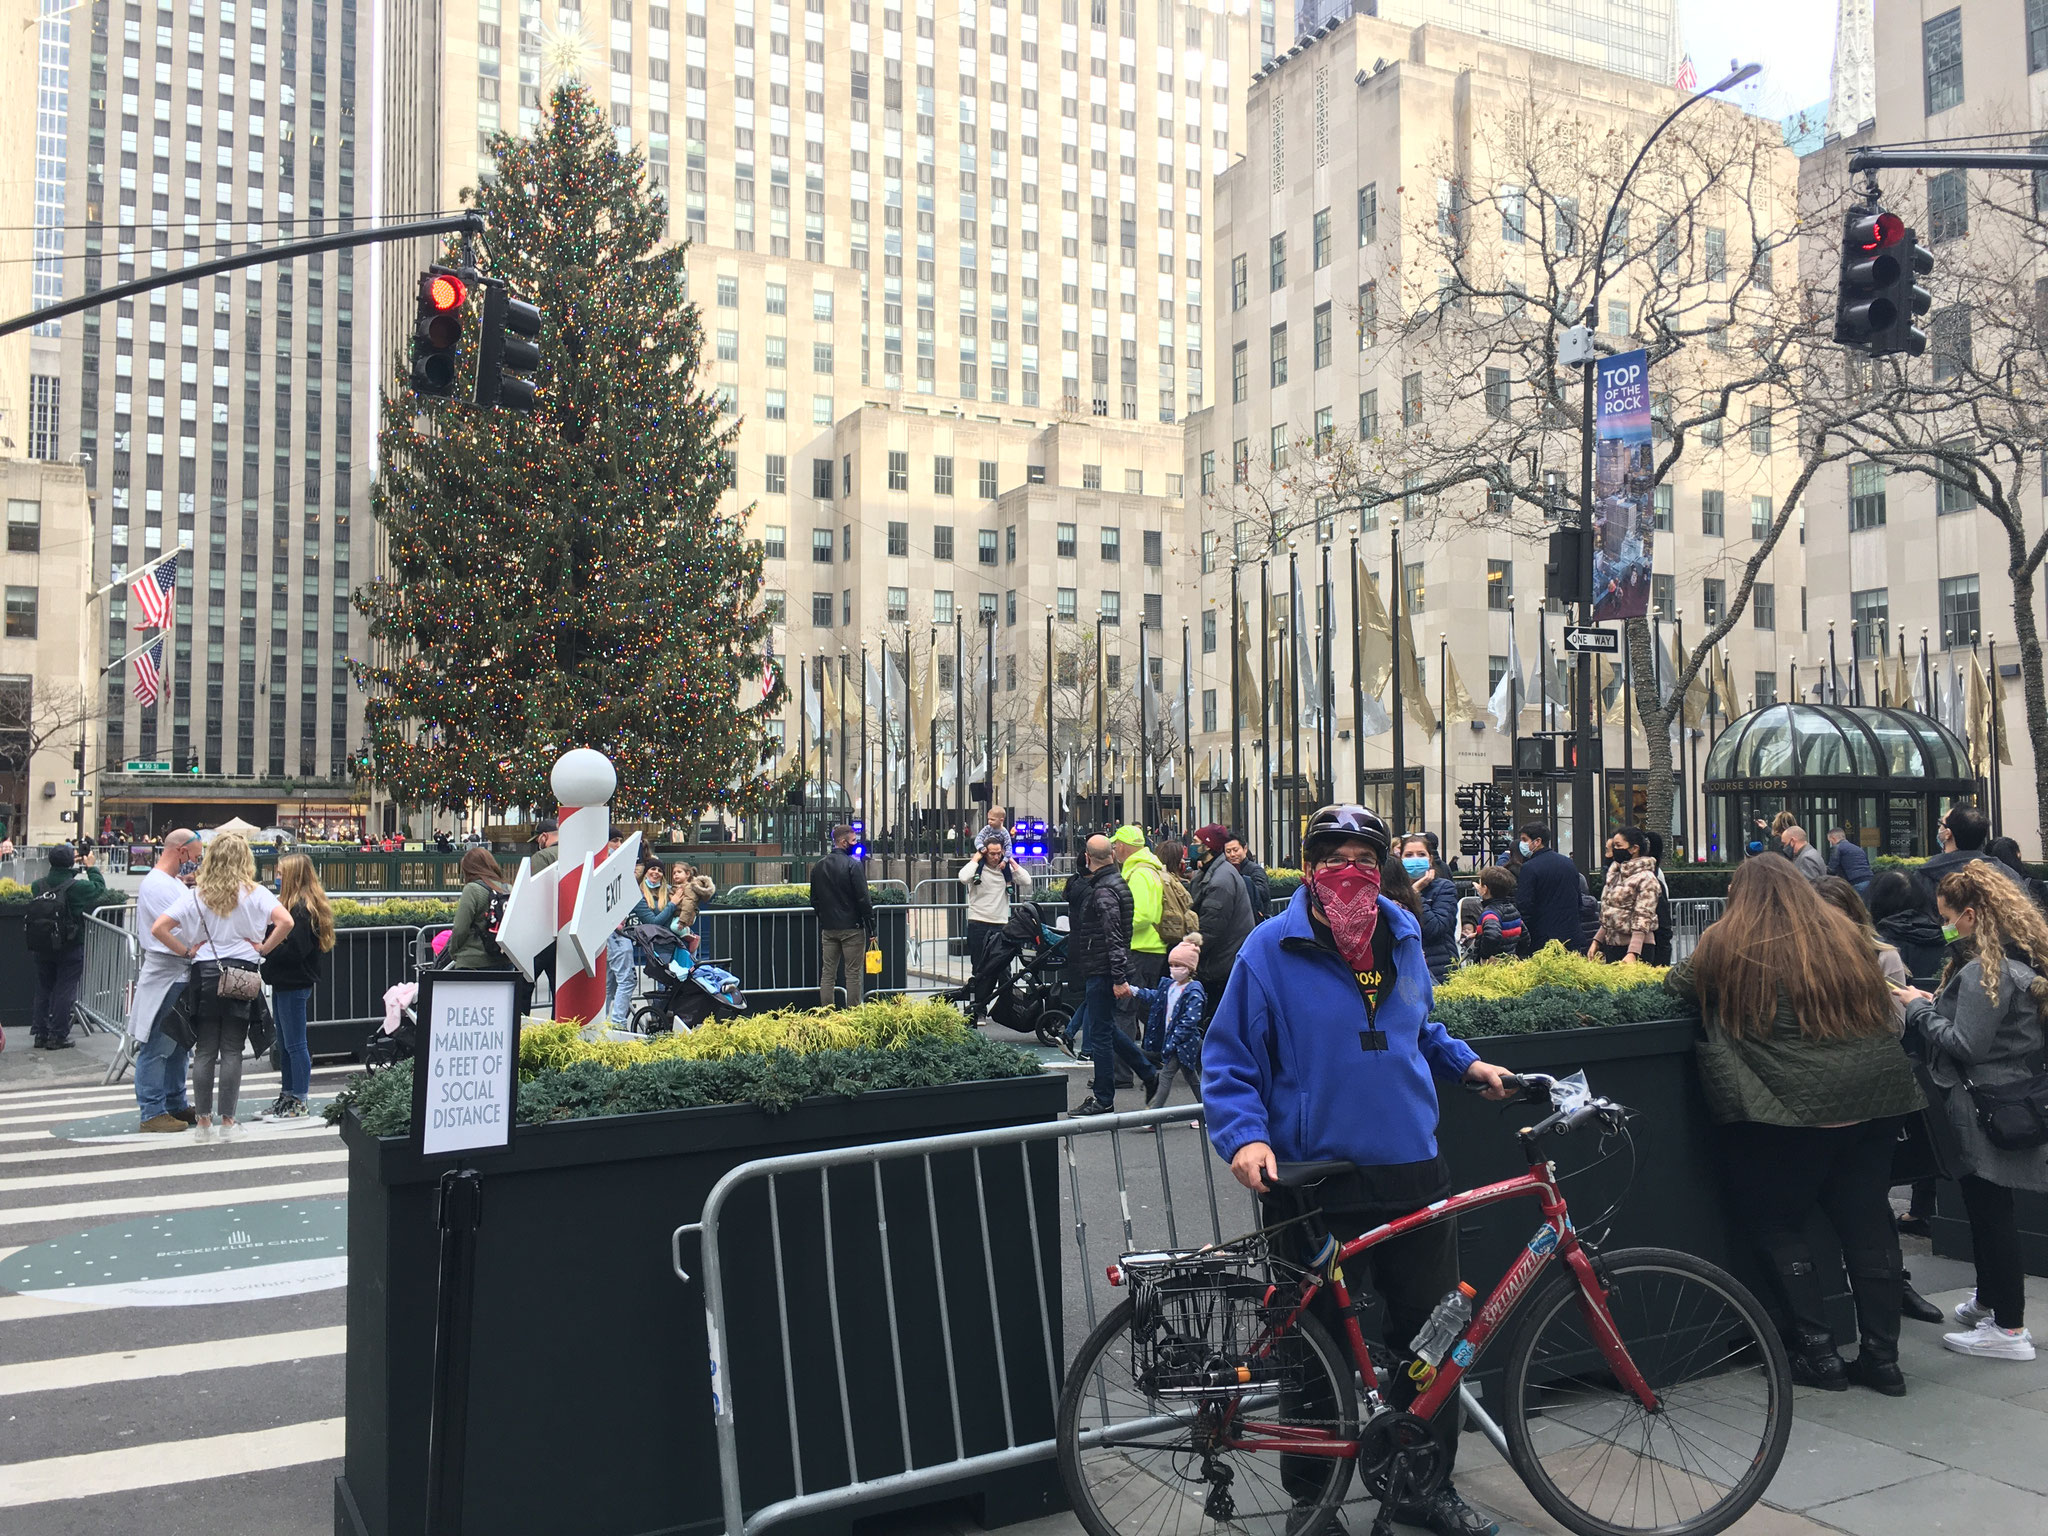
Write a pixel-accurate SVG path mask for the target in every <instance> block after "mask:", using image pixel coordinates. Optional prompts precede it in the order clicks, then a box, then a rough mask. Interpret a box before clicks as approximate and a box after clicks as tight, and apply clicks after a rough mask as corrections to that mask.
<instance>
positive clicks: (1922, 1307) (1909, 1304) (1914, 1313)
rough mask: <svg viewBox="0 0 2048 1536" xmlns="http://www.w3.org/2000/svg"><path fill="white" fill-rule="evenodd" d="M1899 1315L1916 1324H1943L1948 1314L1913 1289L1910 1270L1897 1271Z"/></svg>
mask: <svg viewBox="0 0 2048 1536" xmlns="http://www.w3.org/2000/svg"><path fill="white" fill-rule="evenodd" d="M1899 1313H1900V1315H1901V1316H1904V1317H1910V1318H1911V1319H1913V1321H1914V1322H1916V1323H1945V1322H1947V1321H1948V1314H1947V1313H1946V1312H1944V1311H1942V1310H1941V1308H1939V1307H1937V1306H1936V1305H1935V1304H1934V1303H1933V1302H1931V1301H1929V1300H1928V1299H1927V1298H1926V1297H1925V1296H1922V1295H1921V1294H1920V1293H1919V1292H1918V1291H1916V1290H1914V1289H1913V1273H1912V1271H1911V1270H1903V1269H1902V1270H1900V1271H1899Z"/></svg>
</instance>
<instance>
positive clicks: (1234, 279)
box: [1230, 256, 1250, 312]
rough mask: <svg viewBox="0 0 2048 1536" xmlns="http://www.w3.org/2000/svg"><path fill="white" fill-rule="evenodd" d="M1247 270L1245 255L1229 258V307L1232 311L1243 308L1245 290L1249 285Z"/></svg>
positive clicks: (1247, 264)
mask: <svg viewBox="0 0 2048 1536" xmlns="http://www.w3.org/2000/svg"><path fill="white" fill-rule="evenodd" d="M1248 270H1249V263H1248V261H1247V259H1246V258H1245V257H1243V256H1233V257H1231V258H1230V307H1231V309H1232V311H1233V312H1234V311H1236V310H1240V309H1243V308H1244V305H1245V295H1246V290H1247V289H1248V288H1249V287H1250V280H1249V278H1248V276H1247V273H1248Z"/></svg>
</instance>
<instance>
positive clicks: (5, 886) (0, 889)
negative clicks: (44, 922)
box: [0, 880, 129, 909]
mask: <svg viewBox="0 0 2048 1536" xmlns="http://www.w3.org/2000/svg"><path fill="white" fill-rule="evenodd" d="M33 894H34V892H33V891H32V890H31V888H30V887H28V886H26V885H23V884H22V883H21V882H20V881H19V880H0V909H4V908H8V907H25V906H27V905H28V904H29V898H30V897H31V896H32V895H33ZM128 899H129V898H128V897H126V896H124V895H122V894H121V892H119V891H108V892H107V894H106V895H105V896H104V897H103V898H102V899H101V901H100V906H102V907H121V906H126V905H127V904H128Z"/></svg>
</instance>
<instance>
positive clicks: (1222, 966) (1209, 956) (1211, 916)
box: [1189, 854, 1259, 991]
mask: <svg viewBox="0 0 2048 1536" xmlns="http://www.w3.org/2000/svg"><path fill="white" fill-rule="evenodd" d="M1189 894H1190V895H1191V897H1192V898H1193V900H1194V903H1195V926H1196V927H1197V928H1199V929H1201V931H1202V963H1201V964H1200V965H1198V966H1197V967H1196V968H1195V974H1196V975H1197V976H1198V977H1200V978H1201V979H1202V981H1203V982H1204V983H1206V984H1209V985H1210V986H1211V987H1212V988H1213V989H1215V990H1218V991H1220V990H1221V988H1222V986H1223V983H1224V980H1225V979H1226V978H1227V977H1228V976H1229V975H1230V967H1231V966H1232V965H1233V964H1234V963H1236V960H1237V952H1238V950H1239V949H1240V948H1242V947H1243V945H1244V941H1245V940H1246V939H1248V938H1250V937H1251V931H1252V929H1253V928H1254V927H1256V926H1257V925H1258V921H1259V920H1258V917H1257V915H1256V914H1255V913H1254V912H1253V911H1252V900H1251V894H1250V892H1249V891H1248V890H1247V889H1246V887H1245V880H1244V876H1243V875H1241V874H1240V873H1238V870H1237V867H1236V866H1235V865H1233V864H1232V863H1231V862H1230V860H1228V859H1226V858H1224V857H1223V856H1222V855H1220V854H1212V855H1211V856H1210V857H1209V860H1208V861H1207V862H1206V863H1205V864H1203V865H1202V867H1201V869H1200V870H1199V871H1198V872H1197V873H1196V875H1195V884H1194V889H1193V890H1192V891H1191V892H1190V893H1189Z"/></svg>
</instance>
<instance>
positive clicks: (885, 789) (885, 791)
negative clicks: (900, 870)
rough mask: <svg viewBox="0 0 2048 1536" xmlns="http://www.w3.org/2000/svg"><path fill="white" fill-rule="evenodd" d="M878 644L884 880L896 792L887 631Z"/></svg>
mask: <svg viewBox="0 0 2048 1536" xmlns="http://www.w3.org/2000/svg"><path fill="white" fill-rule="evenodd" d="M880 644H881V647H882V800H881V812H882V814H881V816H880V817H879V818H877V819H878V820H879V821H880V822H881V833H882V878H883V879H884V880H886V879H888V878H889V842H888V835H889V824H890V822H891V820H892V819H893V818H892V817H891V816H890V815H889V797H890V796H891V795H893V794H894V793H895V792H896V781H895V780H894V779H893V778H891V777H890V776H889V632H888V631H887V630H884V631H882V635H881V640H880ZM861 649H862V651H863V652H865V651H866V649H867V648H866V647H865V646H863V647H862V648H861ZM861 734H862V735H863V736H865V735H866V734H867V733H866V729H865V728H863V729H862V733H861ZM862 751H866V747H865V745H863V747H862ZM905 873H908V871H907V870H906V871H905Z"/></svg>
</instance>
